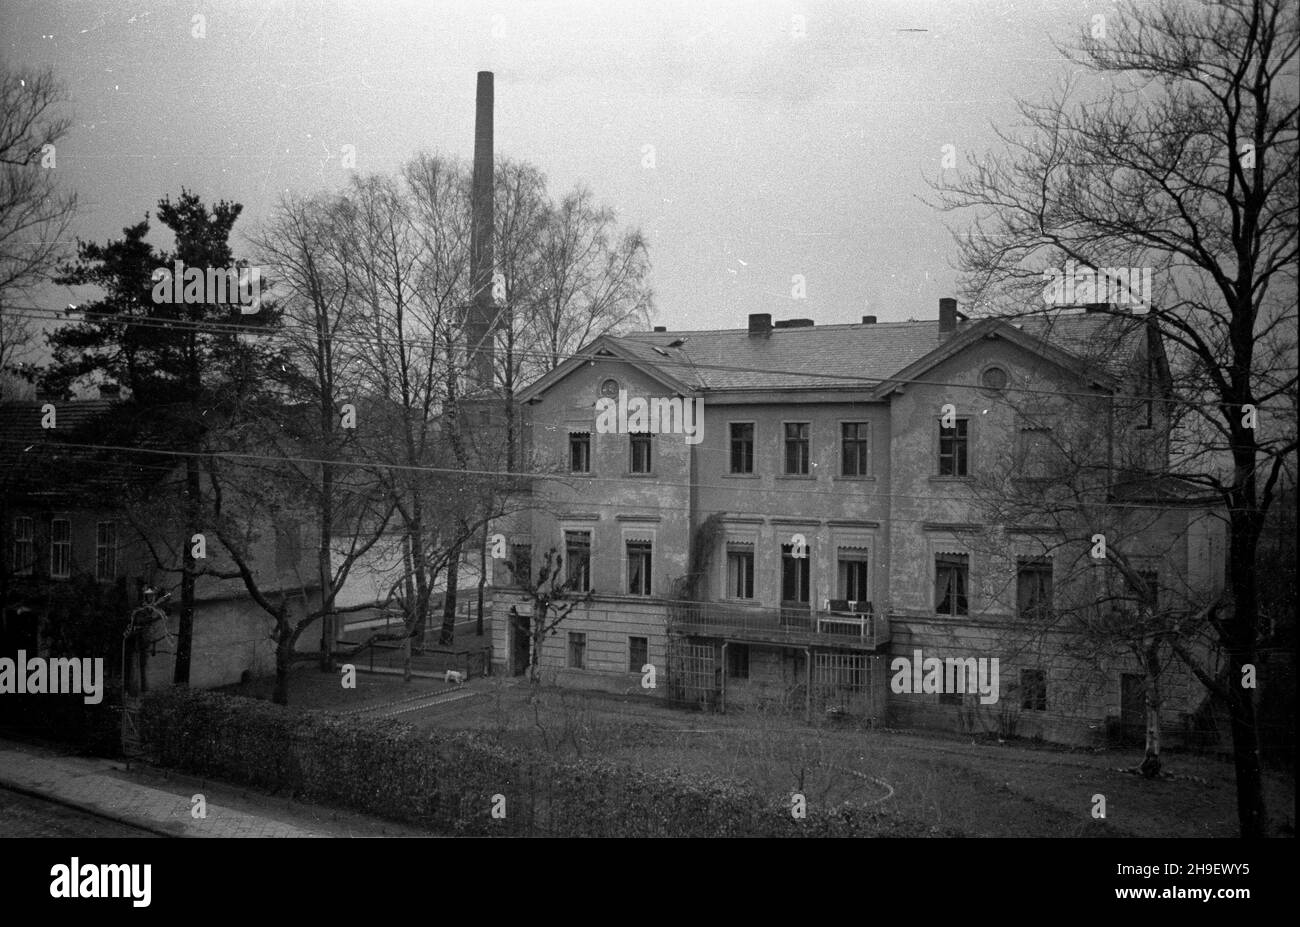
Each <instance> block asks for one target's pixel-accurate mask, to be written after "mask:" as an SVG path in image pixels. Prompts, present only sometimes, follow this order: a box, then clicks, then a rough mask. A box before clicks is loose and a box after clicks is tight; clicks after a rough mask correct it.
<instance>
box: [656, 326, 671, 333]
mask: <svg viewBox="0 0 1300 927" xmlns="http://www.w3.org/2000/svg"><path fill="white" fill-rule="evenodd" d="M655 331H657V332H666V331H668V326H667V325H656V326H655Z"/></svg>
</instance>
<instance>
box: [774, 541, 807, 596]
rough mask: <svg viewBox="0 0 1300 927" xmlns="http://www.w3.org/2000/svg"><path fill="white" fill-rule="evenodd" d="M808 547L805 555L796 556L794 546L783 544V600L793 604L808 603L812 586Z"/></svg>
mask: <svg viewBox="0 0 1300 927" xmlns="http://www.w3.org/2000/svg"><path fill="white" fill-rule="evenodd" d="M807 554H808V551H807V549H805V550H804V556H802V557H795V556H794V548H793V547H792V546H791V545H789V544H782V545H781V601H782V602H784V603H788V604H791V605H796V604H807V603H808V589H809V586H810V583H809V576H810V568H809V565H808V561H809V559H810V558H809V557H808V556H807Z"/></svg>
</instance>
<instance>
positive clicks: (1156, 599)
mask: <svg viewBox="0 0 1300 927" xmlns="http://www.w3.org/2000/svg"><path fill="white" fill-rule="evenodd" d="M1137 575H1138V578H1139V579H1141V580H1142V582H1143V583H1145V584H1146V587H1147V591H1146V594H1147V595H1148V596H1149V598H1148V599H1147V603H1146V604H1148V605H1150V606H1151V610H1152V611H1153V612H1158V611H1160V573H1159V572H1158V571H1156V570H1138V571H1137Z"/></svg>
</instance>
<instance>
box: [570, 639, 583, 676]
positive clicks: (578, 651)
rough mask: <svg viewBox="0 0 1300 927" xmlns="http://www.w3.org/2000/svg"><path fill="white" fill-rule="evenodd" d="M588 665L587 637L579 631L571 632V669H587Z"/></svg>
mask: <svg viewBox="0 0 1300 927" xmlns="http://www.w3.org/2000/svg"><path fill="white" fill-rule="evenodd" d="M586 665H587V635H586V634H583V633H581V632H579V631H570V632H569V668H570V669H585V668H586Z"/></svg>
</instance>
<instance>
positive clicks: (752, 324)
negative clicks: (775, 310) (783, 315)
mask: <svg viewBox="0 0 1300 927" xmlns="http://www.w3.org/2000/svg"><path fill="white" fill-rule="evenodd" d="M771 331H772V313H770V312H751V313H750V314H749V333H750V334H751V335H768V334H770V333H771Z"/></svg>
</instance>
